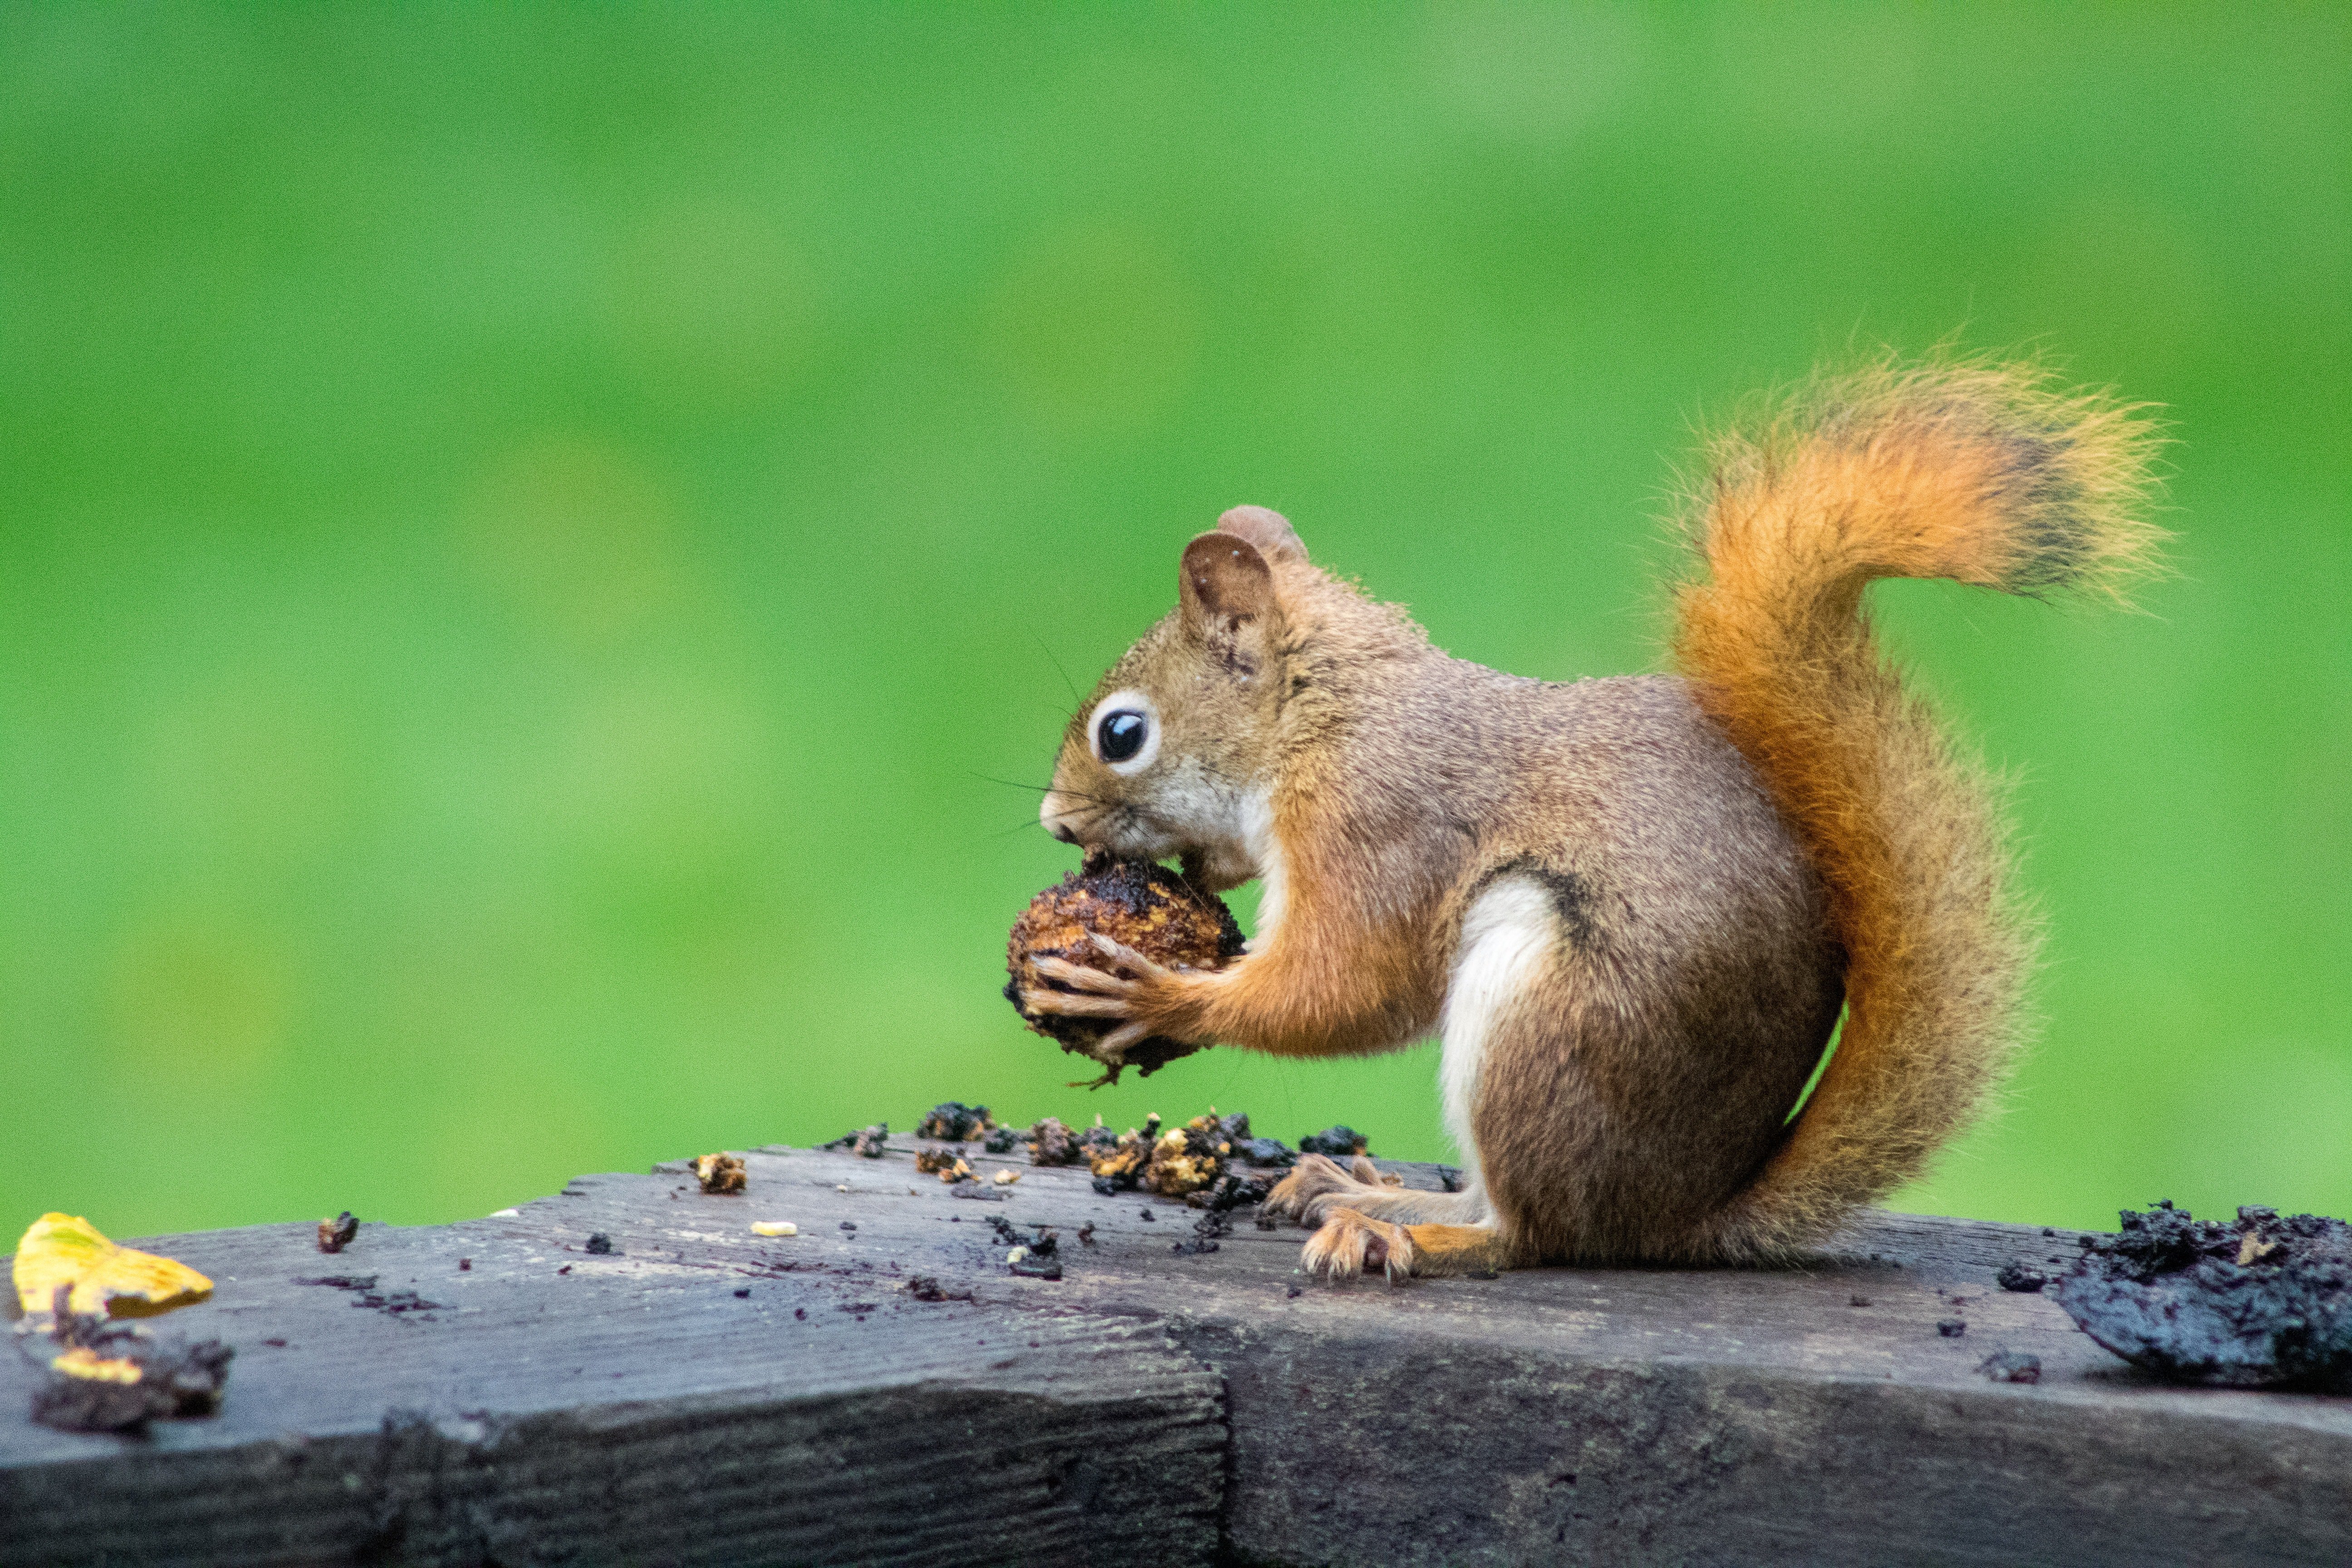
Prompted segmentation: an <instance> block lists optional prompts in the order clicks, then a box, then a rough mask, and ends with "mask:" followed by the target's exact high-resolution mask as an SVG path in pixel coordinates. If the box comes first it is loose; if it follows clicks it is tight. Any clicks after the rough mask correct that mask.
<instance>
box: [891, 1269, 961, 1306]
mask: <svg viewBox="0 0 2352 1568" xmlns="http://www.w3.org/2000/svg"><path fill="white" fill-rule="evenodd" d="M907 1294H908V1295H909V1296H912V1297H913V1298H914V1299H915V1300H918V1301H969V1300H971V1291H969V1290H950V1289H948V1288H947V1287H946V1286H944V1285H942V1284H940V1282H939V1281H938V1280H937V1279H933V1278H932V1277H931V1276H929V1275H928V1274H909V1275H908V1276H907Z"/></svg>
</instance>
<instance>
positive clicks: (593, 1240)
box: [587, 1230, 613, 1258]
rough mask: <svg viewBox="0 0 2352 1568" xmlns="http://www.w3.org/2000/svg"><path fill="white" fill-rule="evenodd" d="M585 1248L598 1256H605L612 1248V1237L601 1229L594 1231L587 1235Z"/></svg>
mask: <svg viewBox="0 0 2352 1568" xmlns="http://www.w3.org/2000/svg"><path fill="white" fill-rule="evenodd" d="M587 1250H588V1251H590V1252H593V1253H594V1254H595V1255H596V1256H597V1257H599V1258H603V1257H606V1256H608V1255H609V1254H610V1253H611V1252H612V1250H613V1238H612V1237H609V1236H606V1235H605V1234H604V1232H603V1231H601V1230H600V1231H596V1232H594V1233H593V1234H592V1235H591V1236H590V1237H588V1245H587Z"/></svg>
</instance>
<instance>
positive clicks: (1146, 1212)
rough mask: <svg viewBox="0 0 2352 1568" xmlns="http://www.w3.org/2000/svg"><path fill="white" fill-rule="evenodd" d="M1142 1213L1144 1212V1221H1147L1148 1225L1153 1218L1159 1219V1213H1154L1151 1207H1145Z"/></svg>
mask: <svg viewBox="0 0 2352 1568" xmlns="http://www.w3.org/2000/svg"><path fill="white" fill-rule="evenodd" d="M1141 1213H1142V1215H1143V1218H1144V1223H1146V1224H1147V1225H1148V1224H1150V1223H1151V1222H1152V1221H1153V1220H1155V1219H1157V1218H1158V1217H1159V1216H1158V1215H1154V1214H1153V1213H1152V1212H1151V1211H1150V1209H1144V1210H1142V1211H1141Z"/></svg>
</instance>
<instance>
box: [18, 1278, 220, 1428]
mask: <svg viewBox="0 0 2352 1568" xmlns="http://www.w3.org/2000/svg"><path fill="white" fill-rule="evenodd" d="M70 1295H71V1291H70V1290H69V1289H68V1288H65V1287H60V1288H59V1289H58V1299H57V1310H56V1311H55V1312H53V1313H51V1314H48V1316H49V1319H50V1322H49V1327H48V1331H47V1334H46V1335H37V1336H33V1337H34V1338H36V1339H37V1340H38V1341H39V1342H41V1343H43V1344H44V1345H45V1346H54V1347H56V1350H57V1353H56V1354H55V1355H52V1356H50V1357H49V1360H48V1375H47V1377H46V1378H45V1379H43V1381H42V1383H41V1385H40V1386H39V1387H37V1388H36V1389H35V1390H34V1391H33V1419H34V1420H36V1421H38V1422H40V1423H41V1424H42V1425H43V1426H54V1427H57V1428H58V1430H60V1431H64V1432H129V1431H135V1430H137V1429H139V1428H142V1427H143V1426H146V1425H147V1423H148V1422H150V1421H155V1420H163V1419H169V1418H171V1417H173V1416H182V1415H211V1414H212V1413H213V1412H214V1411H215V1410H217V1409H219V1408H220V1401H221V1393H222V1390H224V1389H225V1388H226V1386H227V1384H228V1363H229V1361H230V1358H232V1357H233V1356H235V1355H236V1352H235V1351H234V1350H231V1349H230V1348H229V1347H228V1346H226V1345H225V1344H223V1343H221V1342H220V1341H218V1340H199V1341H197V1342H195V1343H194V1344H190V1343H187V1342H184V1341H182V1340H180V1339H178V1338H176V1337H174V1338H172V1339H162V1338H158V1337H157V1336H156V1335H154V1334H153V1333H152V1332H150V1331H147V1330H146V1329H143V1328H140V1327H137V1326H136V1325H134V1324H131V1323H124V1322H117V1321H113V1320H111V1319H110V1318H108V1317H107V1316H106V1315H105V1314H104V1313H102V1312H89V1313H83V1312H69V1311H67V1310H65V1306H66V1300H67V1299H68V1298H69V1296H70ZM26 1321H27V1322H28V1323H29V1322H31V1321H33V1320H31V1319H27V1320H26ZM20 1332H22V1330H20Z"/></svg>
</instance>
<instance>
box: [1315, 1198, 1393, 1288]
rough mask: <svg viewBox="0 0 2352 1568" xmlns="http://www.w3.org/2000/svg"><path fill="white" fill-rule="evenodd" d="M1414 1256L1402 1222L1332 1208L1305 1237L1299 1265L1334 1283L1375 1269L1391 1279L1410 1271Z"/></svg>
mask: <svg viewBox="0 0 2352 1568" xmlns="http://www.w3.org/2000/svg"><path fill="white" fill-rule="evenodd" d="M1413 1258H1414V1251H1413V1245H1412V1234H1411V1233H1410V1232H1408V1231H1407V1230H1406V1229H1405V1227H1404V1226H1401V1225H1391V1224H1389V1223H1388V1222H1387V1221H1386V1220H1379V1219H1367V1218H1366V1217H1365V1216H1364V1215H1360V1214H1358V1213H1357V1212H1356V1211H1355V1210H1354V1209H1348V1208H1335V1209H1333V1210H1332V1211H1331V1212H1330V1213H1329V1215H1327V1216H1326V1217H1325V1218H1324V1221H1323V1227H1322V1228H1321V1229H1320V1230H1318V1231H1317V1232H1316V1233H1315V1234H1314V1235H1313V1236H1310V1237H1307V1246H1306V1247H1305V1248H1304V1249H1303V1250H1302V1251H1301V1252H1300V1253H1299V1258H1298V1266H1299V1267H1300V1268H1304V1269H1305V1270H1306V1271H1307V1273H1309V1274H1312V1275H1315V1276H1317V1277H1318V1278H1319V1279H1328V1280H1331V1281H1333V1282H1334V1283H1337V1282H1338V1281H1339V1280H1342V1279H1354V1278H1356V1276H1358V1275H1359V1274H1365V1273H1370V1272H1372V1271H1374V1270H1378V1271H1379V1272H1381V1274H1384V1275H1386V1276H1387V1277H1388V1279H1389V1280H1390V1281H1391V1283H1393V1282H1394V1281H1396V1280H1398V1279H1403V1278H1404V1277H1405V1276H1407V1275H1409V1274H1411V1273H1412V1265H1413Z"/></svg>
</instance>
